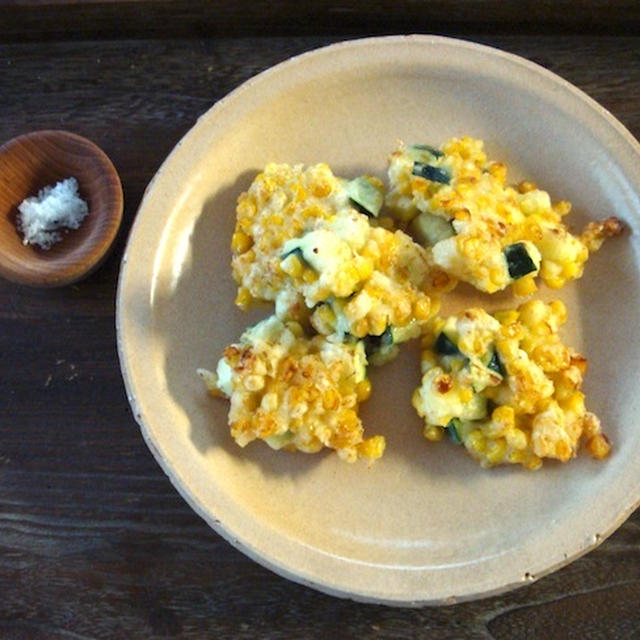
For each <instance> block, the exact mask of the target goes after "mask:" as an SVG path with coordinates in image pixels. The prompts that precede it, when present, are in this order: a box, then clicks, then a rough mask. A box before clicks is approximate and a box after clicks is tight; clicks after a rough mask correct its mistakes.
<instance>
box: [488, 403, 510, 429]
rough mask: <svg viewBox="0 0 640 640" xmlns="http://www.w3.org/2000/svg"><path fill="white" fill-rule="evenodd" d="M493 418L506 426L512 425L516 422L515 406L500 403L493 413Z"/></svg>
mask: <svg viewBox="0 0 640 640" xmlns="http://www.w3.org/2000/svg"><path fill="white" fill-rule="evenodd" d="M491 420H493V422H501V423H502V424H504V425H505V426H506V427H511V426H512V425H513V424H515V412H514V410H513V407H510V406H508V405H500V406H499V407H496V408H495V409H494V410H493V413H492V414H491Z"/></svg>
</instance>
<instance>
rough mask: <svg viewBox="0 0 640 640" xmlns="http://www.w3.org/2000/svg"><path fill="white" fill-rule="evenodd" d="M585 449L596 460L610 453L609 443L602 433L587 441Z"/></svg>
mask: <svg viewBox="0 0 640 640" xmlns="http://www.w3.org/2000/svg"><path fill="white" fill-rule="evenodd" d="M586 449H587V451H588V452H589V454H590V455H591V456H593V457H594V458H596V460H602V458H606V457H607V456H608V455H609V452H610V451H611V443H610V442H609V440H608V438H607V436H605V435H604V434H603V433H599V434H598V435H595V436H593V437H592V438H590V439H589V440H588V441H587V444H586Z"/></svg>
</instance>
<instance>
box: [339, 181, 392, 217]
mask: <svg viewBox="0 0 640 640" xmlns="http://www.w3.org/2000/svg"><path fill="white" fill-rule="evenodd" d="M346 192H347V195H348V196H349V199H350V200H351V202H352V203H353V204H354V205H355V207H356V208H357V209H358V211H360V212H361V213H364V214H366V215H368V216H369V217H373V218H377V217H378V214H379V213H380V209H382V205H383V204H384V193H383V192H382V190H381V189H379V188H378V187H376V186H375V185H374V184H372V183H371V181H370V180H369V179H368V178H367V177H366V176H360V177H359V178H355V179H354V180H351V181H350V182H348V183H347V186H346Z"/></svg>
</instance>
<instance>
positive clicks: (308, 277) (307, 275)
mask: <svg viewBox="0 0 640 640" xmlns="http://www.w3.org/2000/svg"><path fill="white" fill-rule="evenodd" d="M302 279H303V281H304V282H306V283H307V284H313V283H314V282H316V281H317V280H318V274H317V273H316V272H315V271H314V270H313V269H304V271H303V272H302Z"/></svg>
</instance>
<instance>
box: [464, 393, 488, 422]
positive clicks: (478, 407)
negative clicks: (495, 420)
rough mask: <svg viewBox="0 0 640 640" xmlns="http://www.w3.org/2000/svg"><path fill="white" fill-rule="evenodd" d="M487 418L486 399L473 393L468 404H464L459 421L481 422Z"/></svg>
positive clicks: (479, 394)
mask: <svg viewBox="0 0 640 640" xmlns="http://www.w3.org/2000/svg"><path fill="white" fill-rule="evenodd" d="M486 417H487V398H486V396H484V395H482V394H481V393H474V394H473V397H472V398H471V400H469V402H467V403H465V404H464V406H463V409H462V412H461V413H460V416H459V418H460V419H461V420H483V419H484V418H486Z"/></svg>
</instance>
